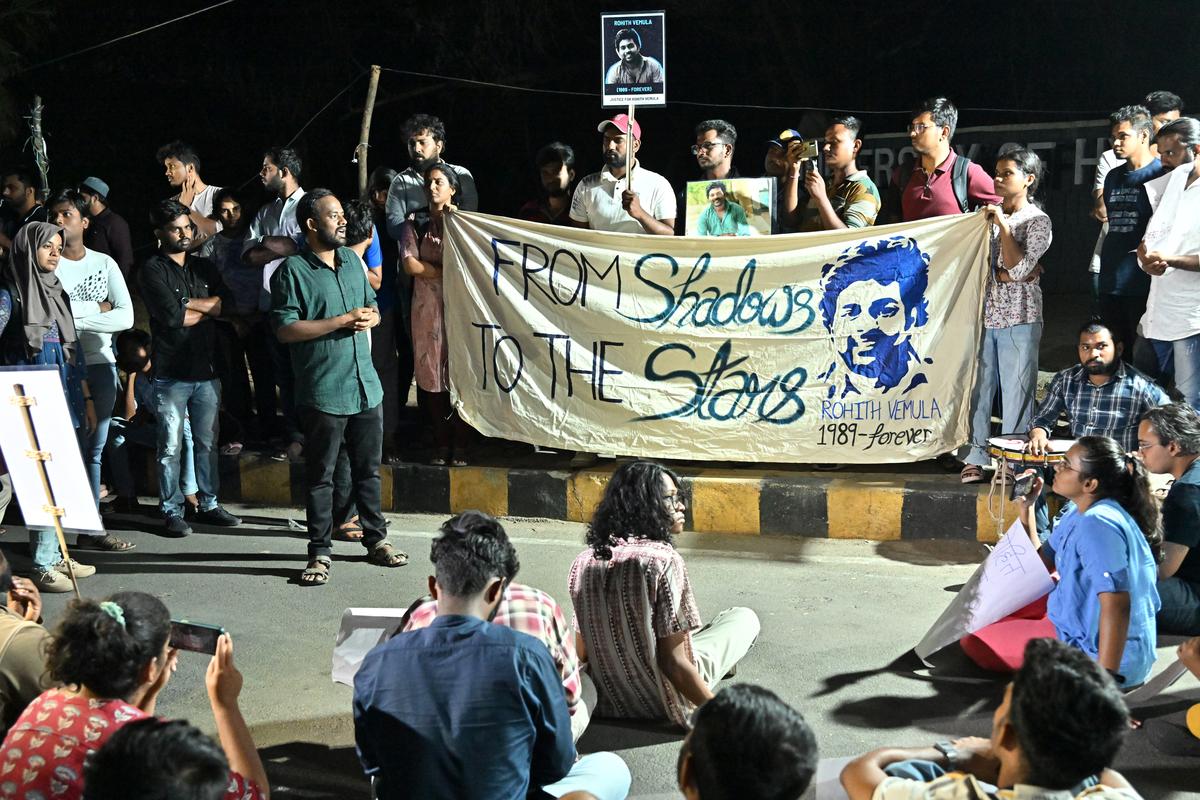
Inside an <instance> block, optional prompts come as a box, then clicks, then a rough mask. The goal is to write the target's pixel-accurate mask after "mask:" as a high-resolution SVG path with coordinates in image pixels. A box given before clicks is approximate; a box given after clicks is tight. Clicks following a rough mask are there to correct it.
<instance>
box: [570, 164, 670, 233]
mask: <svg viewBox="0 0 1200 800" xmlns="http://www.w3.org/2000/svg"><path fill="white" fill-rule="evenodd" d="M633 165H634V166H633V191H634V193H636V194H637V196H638V200H639V201H640V202H641V204H642V208H644V209H646V212H647V213H648V214H649V215H650V216H652V217H654V218H655V219H674V218H675V192H674V191H673V190H672V189H671V184H670V183H669V182H668V181H667V179H666V178H664V177H663V176H662V175H659V174H658V173H657V172H651V171H650V170H648V169H645V168H644V167H642V166H640V165H639V164H638V162H637V161H634V162H633ZM625 186H626V181H625V179H624V178H620V179H618V178H615V177H613V174H612V173H611V172H609V171H608V169H604V170H602V171H600V172H593V173H592V174H591V175H588V176H587V177H586V178H584V179H583V180H581V181H580V182H579V185H578V186H577V187H575V195H574V196H573V197H572V198H571V219H573V220H575V221H576V222H586V223H587V225H588V227H589V228H591V229H592V230H594V231H610V232H614V233H645V232H646V230H645V228H643V227H642V223H640V222H638V221H637V220H636V219H634V218H633V217H631V216H629V212H628V211H626V210H625V209H624V208H623V207H622V206H621V193H622V192H624V191H625Z"/></svg>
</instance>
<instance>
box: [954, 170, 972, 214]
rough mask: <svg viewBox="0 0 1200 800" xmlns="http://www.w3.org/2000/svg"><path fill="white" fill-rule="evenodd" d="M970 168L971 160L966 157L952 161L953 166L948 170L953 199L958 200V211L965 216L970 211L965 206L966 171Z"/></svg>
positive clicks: (966, 201) (967, 174)
mask: <svg viewBox="0 0 1200 800" xmlns="http://www.w3.org/2000/svg"><path fill="white" fill-rule="evenodd" d="M970 168H971V159H969V158H967V157H966V156H959V157H958V158H956V159H954V166H953V167H951V169H950V184H951V185H952V186H953V187H954V198H955V199H956V200H958V210H959V211H961V212H962V213H964V214H966V213H967V212H968V211H970V210H971V209H970V208H969V207H968V206H967V203H968V202H969V201H968V199H967V184H968V181H969V173H968V170H969V169H970Z"/></svg>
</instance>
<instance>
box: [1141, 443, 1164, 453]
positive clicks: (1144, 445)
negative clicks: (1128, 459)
mask: <svg viewBox="0 0 1200 800" xmlns="http://www.w3.org/2000/svg"><path fill="white" fill-rule="evenodd" d="M1151 447H1162V444H1160V443H1159V442H1138V445H1137V449H1138V452H1139V453H1142V452H1145V451H1146V450H1149V449H1150V448H1151Z"/></svg>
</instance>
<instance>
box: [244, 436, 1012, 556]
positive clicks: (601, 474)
mask: <svg viewBox="0 0 1200 800" xmlns="http://www.w3.org/2000/svg"><path fill="white" fill-rule="evenodd" d="M614 468H615V467H595V468H591V469H585V470H581V471H573V472H572V471H566V470H545V469H541V470H539V469H527V468H518V467H484V466H472V467H433V466H425V465H422V464H403V465H400V466H395V467H388V466H385V467H382V468H381V470H380V474H381V476H382V483H383V485H382V492H381V494H382V498H383V503H382V505H383V510H384V511H392V512H397V513H429V514H451V513H457V512H459V511H465V510H466V509H471V508H474V509H479V510H480V511H485V512H487V513H489V514H492V515H495V516H498V517H504V516H515V517H542V518H547V519H555V520H565V521H573V522H586V521H587V520H588V518H589V517H590V516H591V513H592V509H594V508H595V507H596V503H597V502H598V501H599V500H600V496H601V495H602V494H603V492H604V486H605V484H606V483H607V481H608V477H609V475H610V474H611V473H612V470H613V469H614ZM678 472H679V474H680V477H681V479H682V480H683V483H684V487H685V489H686V490H687V491H688V492H689V493H690V502H689V503H688V507H687V525H686V527H687V529H688V530H691V531H696V532H698V533H727V534H745V535H761V536H811V537H822V538H831V539H867V540H872V541H889V540H896V539H960V540H977V541H982V542H994V541H995V540H996V538H997V531H998V523H997V521H996V519H995V518H994V517H993V516H992V512H993V511H995V512H997V513H998V512H999V510H1000V509H999V506H1000V503H999V496H998V494H999V492H998V490H997V496H996V497H994V498H992V500H991V502H990V504H989V497H988V494H989V492H988V486H987V485H986V484H983V485H973V486H964V485H962V484H960V483H959V482H958V478H957V476H949V475H947V476H939V475H904V476H890V477H885V476H881V475H879V474H867V473H857V474H856V473H853V472H850V471H847V472H838V473H837V474H836V476H831V475H829V474H812V473H804V472H784V471H770V470H759V469H751V468H746V469H736V470H719V469H691V470H688V469H682V470H678ZM220 495H221V498H222V499H223V500H240V501H242V502H246V503H259V504H263V505H272V506H303V505H304V503H305V495H306V492H305V485H304V465H303V464H287V463H282V462H278V461H272V460H270V459H266V458H262V457H257V456H245V455H244V456H242V457H241V458H239V459H237V460H236V461H234V460H233V459H222V470H221V491H220ZM989 505H990V506H991V508H990V509H989ZM1004 516H1005V520H1004V525H1003V527H1004V528H1007V527H1008V525H1009V524H1011V522H1012V521H1013V520H1014V519H1015V509H1014V507H1013V504H1012V503H1006V504H1005V505H1004Z"/></svg>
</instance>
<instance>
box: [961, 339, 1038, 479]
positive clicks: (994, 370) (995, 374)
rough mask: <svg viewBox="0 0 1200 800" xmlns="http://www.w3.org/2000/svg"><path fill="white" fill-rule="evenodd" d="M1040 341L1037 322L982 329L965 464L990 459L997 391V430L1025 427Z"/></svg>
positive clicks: (1030, 411)
mask: <svg viewBox="0 0 1200 800" xmlns="http://www.w3.org/2000/svg"><path fill="white" fill-rule="evenodd" d="M1041 341H1042V323H1040V322H1031V323H1028V324H1025V325H1014V326H1012V327H1011V328H984V329H983V343H982V346H981V348H980V353H979V369H978V371H977V372H976V378H975V391H974V393H973V395H972V397H971V443H970V445H969V448H970V449H969V452H968V453H967V455H966V458H964V459H963V460H964V461H966V462H967V463H968V464H975V465H978V466H981V467H982V466H987V464H988V463H990V461H991V459H990V458H989V457H988V454H987V443H988V438H989V436H990V434H991V424H992V404H993V403H994V402H995V399H996V391H997V390H999V392H1000V401H1001V408H1002V413H1001V417H1002V419H1003V423H1002V425H1001V433H1023V432H1025V431H1027V430H1029V423H1030V422H1031V421H1032V420H1033V411H1034V393H1035V392H1036V391H1037V375H1038V345H1039V344H1040V343H1041Z"/></svg>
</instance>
